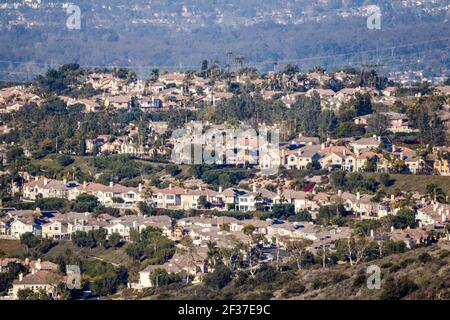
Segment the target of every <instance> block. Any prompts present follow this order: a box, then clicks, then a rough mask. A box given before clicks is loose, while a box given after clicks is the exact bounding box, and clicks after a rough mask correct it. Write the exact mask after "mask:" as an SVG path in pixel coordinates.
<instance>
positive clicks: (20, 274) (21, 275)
mask: <svg viewBox="0 0 450 320" xmlns="http://www.w3.org/2000/svg"><path fill="white" fill-rule="evenodd" d="M22 280H23V273H22V272H21V273H19V281H22Z"/></svg>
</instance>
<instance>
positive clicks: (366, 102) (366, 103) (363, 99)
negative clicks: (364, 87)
mask: <svg viewBox="0 0 450 320" xmlns="http://www.w3.org/2000/svg"><path fill="white" fill-rule="evenodd" d="M354 107H355V111H356V115H357V116H358V117H359V116H364V115H366V114H370V113H372V101H371V98H370V94H368V93H365V94H360V93H357V94H356V96H355V102H354Z"/></svg>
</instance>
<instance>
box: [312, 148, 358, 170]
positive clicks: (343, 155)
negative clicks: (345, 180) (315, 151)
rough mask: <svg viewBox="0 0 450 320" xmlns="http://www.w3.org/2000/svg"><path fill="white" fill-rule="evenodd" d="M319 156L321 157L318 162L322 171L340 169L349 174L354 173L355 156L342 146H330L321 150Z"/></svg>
mask: <svg viewBox="0 0 450 320" xmlns="http://www.w3.org/2000/svg"><path fill="white" fill-rule="evenodd" d="M319 154H321V155H323V157H322V158H321V159H320V160H319V163H320V165H321V167H322V168H323V169H335V168H340V169H342V170H345V171H349V172H353V171H355V168H356V165H355V164H356V157H355V154H354V153H353V152H351V151H350V150H349V149H347V148H346V147H344V146H330V147H327V148H324V149H321V150H320V151H319Z"/></svg>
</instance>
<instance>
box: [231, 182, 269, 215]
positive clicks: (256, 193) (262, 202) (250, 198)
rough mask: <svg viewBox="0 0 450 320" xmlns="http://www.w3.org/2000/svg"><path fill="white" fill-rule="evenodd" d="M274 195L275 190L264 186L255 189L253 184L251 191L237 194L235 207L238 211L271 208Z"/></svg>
mask: <svg viewBox="0 0 450 320" xmlns="http://www.w3.org/2000/svg"><path fill="white" fill-rule="evenodd" d="M276 196H277V194H276V193H275V192H272V191H269V190H267V189H265V188H262V189H259V190H256V186H253V191H252V192H246V193H244V194H241V195H239V196H238V198H237V204H236V209H237V210H239V211H255V210H271V209H272V204H273V200H274V199H275V198H276Z"/></svg>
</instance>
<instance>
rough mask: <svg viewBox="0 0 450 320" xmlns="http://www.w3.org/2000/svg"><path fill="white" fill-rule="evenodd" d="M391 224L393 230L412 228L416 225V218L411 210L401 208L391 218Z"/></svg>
mask: <svg viewBox="0 0 450 320" xmlns="http://www.w3.org/2000/svg"><path fill="white" fill-rule="evenodd" d="M391 223H392V225H393V226H394V228H395V229H404V228H406V227H414V226H415V225H416V216H415V214H414V211H412V210H411V209H408V208H402V209H400V210H399V211H398V212H397V214H396V215H394V216H391Z"/></svg>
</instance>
